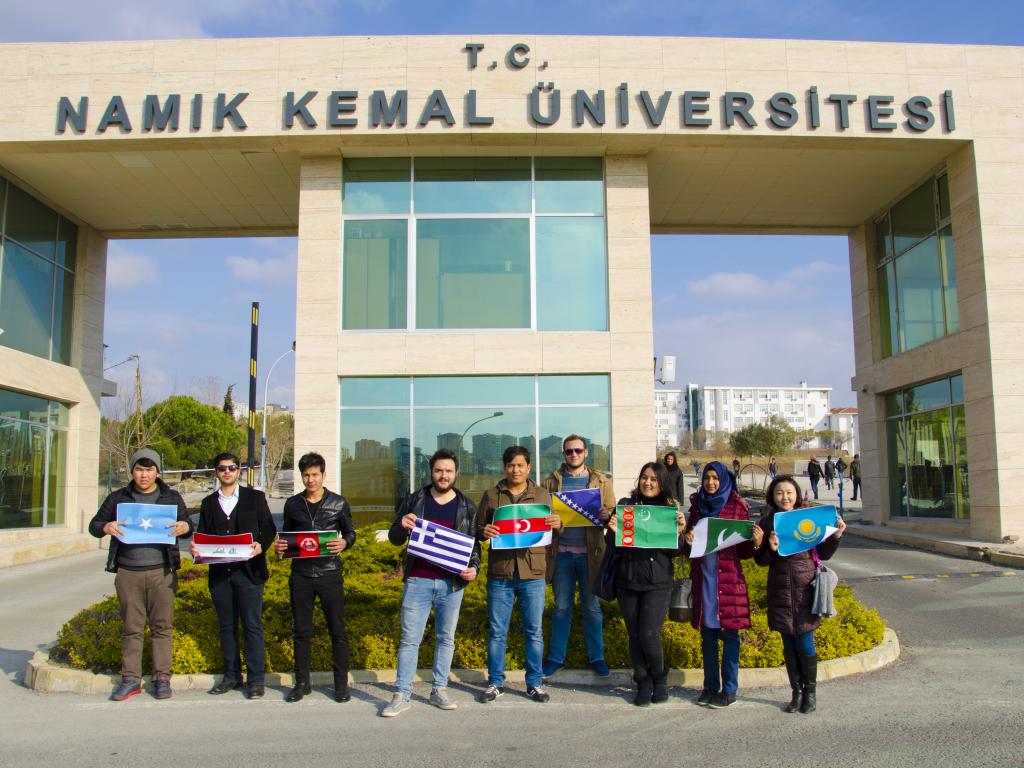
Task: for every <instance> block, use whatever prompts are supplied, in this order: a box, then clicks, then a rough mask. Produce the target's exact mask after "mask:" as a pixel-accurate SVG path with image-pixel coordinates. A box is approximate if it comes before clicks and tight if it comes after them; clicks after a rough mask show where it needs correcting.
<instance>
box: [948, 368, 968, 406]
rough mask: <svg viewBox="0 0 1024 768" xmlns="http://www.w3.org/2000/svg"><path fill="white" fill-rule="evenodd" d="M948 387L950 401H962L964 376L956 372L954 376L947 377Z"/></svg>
mask: <svg viewBox="0 0 1024 768" xmlns="http://www.w3.org/2000/svg"><path fill="white" fill-rule="evenodd" d="M949 388H950V391H951V395H952V397H951V401H952V402H954V403H962V402H963V401H964V377H963V374H961V373H958V374H957V375H956V376H952V377H951V378H950V379H949Z"/></svg>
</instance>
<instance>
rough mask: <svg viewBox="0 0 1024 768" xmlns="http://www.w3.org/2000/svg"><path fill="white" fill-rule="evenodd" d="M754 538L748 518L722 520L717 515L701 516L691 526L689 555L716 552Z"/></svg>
mask: <svg viewBox="0 0 1024 768" xmlns="http://www.w3.org/2000/svg"><path fill="white" fill-rule="evenodd" d="M753 538H754V524H753V523H752V522H750V521H749V520H722V519H721V518H718V517H702V518H701V519H700V520H698V521H697V524H696V525H695V526H693V546H692V547H691V548H690V557H704V555H708V554H711V553H712V552H718V551H720V550H723V549H728V548H729V547H735V546H736V545H737V544H742V543H743V542H744V541H750V540H751V539H753Z"/></svg>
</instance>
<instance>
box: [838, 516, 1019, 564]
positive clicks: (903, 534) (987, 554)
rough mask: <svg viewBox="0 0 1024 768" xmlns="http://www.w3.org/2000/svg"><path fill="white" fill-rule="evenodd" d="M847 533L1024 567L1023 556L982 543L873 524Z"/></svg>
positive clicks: (851, 526)
mask: <svg viewBox="0 0 1024 768" xmlns="http://www.w3.org/2000/svg"><path fill="white" fill-rule="evenodd" d="M846 532H847V533H848V534H851V535H853V536H860V537H861V538H864V539H870V540H872V541H881V542H884V543H886V544H899V545H900V546H903V547H910V548H912V549H922V550H925V551H927V552H937V553H938V554H940V555H951V556H952V557H959V558H963V559H965V560H974V561H976V562H990V563H993V564H994V565H1005V566H1009V567H1011V568H1024V554H1020V553H1017V552H1007V551H1002V550H999V549H996V547H998V546H999V545H998V544H987V543H985V542H981V541H973V540H964V541H961V540H957V539H955V538H943V537H936V536H932V535H930V534H926V533H918V532H916V531H897V530H893V529H892V528H887V527H879V526H874V525H858V524H856V523H850V524H849V525H847V526H846Z"/></svg>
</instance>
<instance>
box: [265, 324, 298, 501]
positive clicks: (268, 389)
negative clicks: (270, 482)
mask: <svg viewBox="0 0 1024 768" xmlns="http://www.w3.org/2000/svg"><path fill="white" fill-rule="evenodd" d="M294 351H295V342H294V341H293V342H292V348H291V349H289V350H288V351H287V352H285V353H283V354H282V355H281V356H280V357H278V358H277V360H275V361H274V362H273V364H272V365H271V366H270V370H269V371H267V378H266V381H264V382H263V429H262V430H261V433H260V490H261V491H266V490H267V468H266V461H267V395H268V393H269V391H270V374H272V373H273V372H274V366H276V365H277V364H278V363H280V362H281V361H282V360H284V359H285V358H286V357H288V355H290V354H291V353H292V352H294Z"/></svg>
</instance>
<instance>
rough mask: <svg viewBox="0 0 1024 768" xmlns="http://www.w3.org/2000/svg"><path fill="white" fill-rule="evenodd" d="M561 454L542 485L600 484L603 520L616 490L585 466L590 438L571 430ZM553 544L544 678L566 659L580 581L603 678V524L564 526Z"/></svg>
mask: <svg viewBox="0 0 1024 768" xmlns="http://www.w3.org/2000/svg"><path fill="white" fill-rule="evenodd" d="M562 455H563V457H564V461H563V463H562V466H561V467H559V468H558V469H556V470H555V471H554V472H552V473H551V474H550V475H548V478H547V479H546V480H545V481H544V487H545V488H547V490H548V491H549V492H550V493H558V492H560V491H577V490H583V489H585V488H600V489H601V519H602V520H604V521H607V520H608V518H609V517H610V516H611V514H612V513H613V512H614V510H615V493H614V491H613V489H612V482H611V478H610V477H609V476H608V475H606V474H604V473H602V472H598V471H597V470H596V469H594V468H592V467H588V466H587V463H586V462H587V456H588V455H589V451H588V450H587V444H586V441H584V439H583V438H582V437H580V436H579V435H569V436H568V437H567V438H565V440H563V441H562ZM554 548H555V550H556V552H555V558H554V560H555V571H554V577H553V578H552V580H551V587H552V589H553V590H554V593H555V608H554V611H553V612H552V614H551V640H550V641H549V642H548V657H547V661H545V662H544V667H543V672H544V677H550V676H551V675H553V674H555V672H557V671H558V670H559V669H561V668H562V665H564V664H565V651H566V646H567V645H568V643H569V632H570V630H571V629H572V606H573V601H574V599H575V597H576V585H577V583H578V584H579V592H580V606H581V608H582V609H583V639H584V642H585V643H586V646H587V657H588V658H589V660H590V667H591V669H593V670H594V672H595V673H596V674H597V675H598V676H599V677H607V676H608V675H609V674H610V672H609V669H608V664H607V663H606V662H605V660H604V632H603V630H604V615H603V614H602V612H601V601H600V600H599V599H598V598H597V597H596V596H595V595H594V593H593V589H592V587H593V584H594V580H595V579H596V578H597V575H598V573H599V572H600V569H601V560H602V559H603V558H604V550H605V540H604V528H603V527H600V526H596V525H592V526H588V527H586V528H566V529H563V530H562V531H560V533H559V537H558V543H557V544H556V545H555V547H554Z"/></svg>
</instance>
